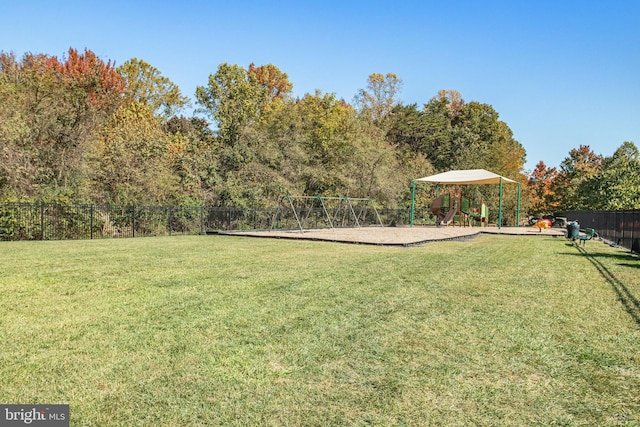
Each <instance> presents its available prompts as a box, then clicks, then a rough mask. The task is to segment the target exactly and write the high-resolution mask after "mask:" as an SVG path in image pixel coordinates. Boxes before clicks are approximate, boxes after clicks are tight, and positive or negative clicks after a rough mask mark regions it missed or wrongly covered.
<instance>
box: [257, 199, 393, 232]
mask: <svg viewBox="0 0 640 427" xmlns="http://www.w3.org/2000/svg"><path fill="white" fill-rule="evenodd" d="M365 226H380V227H382V226H383V224H382V220H381V219H380V215H379V214H378V210H377V209H376V207H375V205H374V203H373V200H372V199H367V198H352V197H324V196H290V195H287V196H285V197H283V198H282V199H281V200H280V203H279V204H278V208H277V209H276V211H275V213H274V215H273V217H272V219H271V227H270V229H269V230H270V231H271V230H274V229H295V228H297V229H299V230H300V232H304V230H309V229H319V228H331V229H332V230H333V229H335V228H348V227H365Z"/></svg>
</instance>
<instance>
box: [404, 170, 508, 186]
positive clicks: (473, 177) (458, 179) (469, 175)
mask: <svg viewBox="0 0 640 427" xmlns="http://www.w3.org/2000/svg"><path fill="white" fill-rule="evenodd" d="M500 178H502V181H503V182H513V183H516V181H514V180H512V179H509V178H505V177H504V176H500V175H497V174H495V173H493V172H489V171H488V170H484V169H468V170H457V171H449V172H442V173H439V174H437V175H431V176H425V177H424V178H418V179H416V181H422V182H435V183H437V184H499V183H500Z"/></svg>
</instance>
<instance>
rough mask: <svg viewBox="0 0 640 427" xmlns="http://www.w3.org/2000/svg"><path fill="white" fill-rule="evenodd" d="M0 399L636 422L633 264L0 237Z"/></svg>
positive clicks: (486, 248) (401, 419)
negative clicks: (31, 239)
mask: <svg viewBox="0 0 640 427" xmlns="http://www.w3.org/2000/svg"><path fill="white" fill-rule="evenodd" d="M0 259H2V269H0V295H1V298H0V345H1V347H0V403H22V404H53V403H64V404H69V405H70V410H71V425H82V426H85V425H86V426H88V425H95V426H137V425H150V426H151V425H162V426H181V425H184V426H192V425H231V426H234V425H237V426H247V425H261V426H262V425H267V426H289V425H290V426H300V425H317V426H328V425H336V426H337V425H362V426H364V425H379V426H387V425H393V426H402V425H411V426H425V425H446V426H456V425H460V426H462V425H486V426H489V425H491V426H494V425H514V426H521V425H527V426H528V425H589V426H593V425H635V426H637V425H640V398H639V397H638V391H639V390H640V279H639V276H640V275H639V273H640V260H638V258H635V257H632V256H630V255H629V254H628V253H626V252H624V251H622V250H619V249H614V248H611V247H609V246H607V245H604V244H602V243H600V242H596V241H589V242H587V245H586V250H582V249H578V248H577V247H576V246H573V245H571V244H570V243H569V242H568V241H566V240H565V239H563V238H553V237H539V236H522V237H516V236H488V235H483V236H479V237H477V238H475V239H472V240H468V241H464V242H442V243H430V244H426V245H424V246H420V247H413V248H386V247H378V246H365V245H347V244H336V243H323V242H301V241H300V242H299V241H287V240H270V239H252V238H242V237H224V236H191V237H158V238H140V239H123V240H94V241H62V242H61V241H54V242H46V241H45V242H0Z"/></svg>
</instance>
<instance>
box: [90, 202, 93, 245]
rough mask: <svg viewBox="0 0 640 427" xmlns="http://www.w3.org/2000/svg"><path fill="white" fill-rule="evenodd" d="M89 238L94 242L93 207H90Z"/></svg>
mask: <svg viewBox="0 0 640 427" xmlns="http://www.w3.org/2000/svg"><path fill="white" fill-rule="evenodd" d="M89 236H90V239H91V240H93V205H90V206H89Z"/></svg>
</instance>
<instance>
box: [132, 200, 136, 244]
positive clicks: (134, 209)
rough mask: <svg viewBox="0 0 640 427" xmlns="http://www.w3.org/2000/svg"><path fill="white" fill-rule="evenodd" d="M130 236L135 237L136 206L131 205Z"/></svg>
mask: <svg viewBox="0 0 640 427" xmlns="http://www.w3.org/2000/svg"><path fill="white" fill-rule="evenodd" d="M131 237H136V207H135V205H131Z"/></svg>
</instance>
